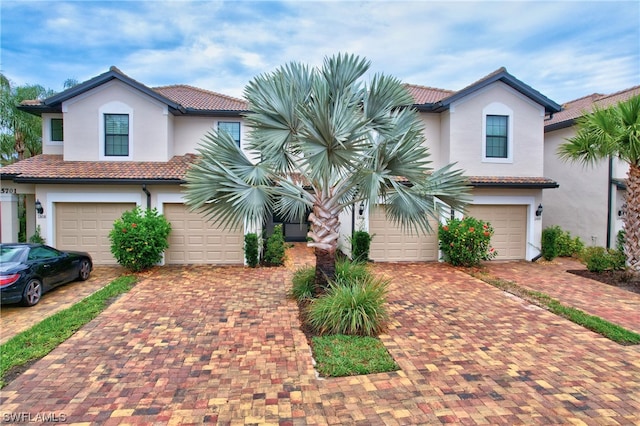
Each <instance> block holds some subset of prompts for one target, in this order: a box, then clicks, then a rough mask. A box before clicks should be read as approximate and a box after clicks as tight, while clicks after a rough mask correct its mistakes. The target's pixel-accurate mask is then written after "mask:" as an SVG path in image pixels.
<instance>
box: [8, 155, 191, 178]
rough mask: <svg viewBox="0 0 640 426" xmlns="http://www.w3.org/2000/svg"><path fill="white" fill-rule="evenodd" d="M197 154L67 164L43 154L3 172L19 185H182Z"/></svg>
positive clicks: (58, 158) (57, 156) (15, 164)
mask: <svg viewBox="0 0 640 426" xmlns="http://www.w3.org/2000/svg"><path fill="white" fill-rule="evenodd" d="M195 159H196V156H195V155H194V154H187V155H183V156H175V157H173V158H172V159H171V160H169V161H168V162H154V161H64V160H63V159H62V155H49V154H42V155H37V156H35V157H30V158H27V159H25V160H22V161H20V162H18V163H13V164H10V165H8V166H5V167H2V169H0V175H1V176H2V177H3V178H7V177H9V178H12V179H15V180H16V181H25V182H26V181H32V182H35V181H45V180H47V181H48V180H57V181H73V182H76V181H90V180H100V181H116V180H117V181H127V180H131V181H145V180H146V181H172V182H182V181H184V177H185V174H186V171H187V169H188V168H189V165H190V164H192V163H193V162H194V161H195Z"/></svg>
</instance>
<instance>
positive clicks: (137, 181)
mask: <svg viewBox="0 0 640 426" xmlns="http://www.w3.org/2000/svg"><path fill="white" fill-rule="evenodd" d="M0 178H2V179H7V180H12V181H13V182H15V183H34V184H118V185H141V184H167V183H169V184H183V183H186V181H185V180H184V179H179V178H167V179H163V178H124V179H119V178H52V177H29V176H26V177H21V176H20V175H5V174H0Z"/></svg>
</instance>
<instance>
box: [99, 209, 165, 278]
mask: <svg viewBox="0 0 640 426" xmlns="http://www.w3.org/2000/svg"><path fill="white" fill-rule="evenodd" d="M170 232H171V224H170V223H169V222H168V221H167V219H166V218H165V217H164V216H163V215H161V214H158V211H157V210H156V209H147V210H145V211H142V209H140V207H136V208H135V209H133V210H130V211H126V212H124V213H123V214H122V217H121V218H120V219H117V220H116V221H115V222H114V223H113V229H112V230H111V232H109V239H110V240H111V253H112V254H113V257H115V259H116V261H118V263H119V264H120V265H122V266H124V267H125V268H127V269H129V270H131V271H134V272H139V271H142V270H144V269H148V268H150V267H152V266H153V265H155V264H157V263H159V262H160V261H161V260H162V252H164V250H165V249H166V248H167V247H169V233H170Z"/></svg>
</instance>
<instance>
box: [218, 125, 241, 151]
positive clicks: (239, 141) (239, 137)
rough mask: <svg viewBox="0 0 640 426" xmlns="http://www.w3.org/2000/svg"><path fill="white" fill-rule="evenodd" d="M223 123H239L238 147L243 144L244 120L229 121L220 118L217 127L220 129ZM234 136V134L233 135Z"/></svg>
mask: <svg viewBox="0 0 640 426" xmlns="http://www.w3.org/2000/svg"><path fill="white" fill-rule="evenodd" d="M221 124H237V125H238V140H237V141H236V143H237V144H238V148H239V147H241V146H242V122H241V121H229V120H218V121H217V123H216V129H217V130H220V125H221ZM231 137H233V135H231Z"/></svg>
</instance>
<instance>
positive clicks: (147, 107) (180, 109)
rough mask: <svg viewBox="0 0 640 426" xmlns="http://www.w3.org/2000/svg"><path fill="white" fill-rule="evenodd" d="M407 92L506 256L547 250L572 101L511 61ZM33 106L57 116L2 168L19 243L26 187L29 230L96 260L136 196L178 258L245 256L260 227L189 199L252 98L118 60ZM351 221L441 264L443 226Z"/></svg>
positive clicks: (232, 260)
mask: <svg viewBox="0 0 640 426" xmlns="http://www.w3.org/2000/svg"><path fill="white" fill-rule="evenodd" d="M407 87H408V89H409V90H410V91H411V93H412V94H413V96H414V98H415V100H416V103H415V107H416V108H417V109H418V110H419V111H420V114H421V116H422V119H423V121H424V123H425V132H426V138H427V144H428V145H429V147H430V150H431V160H432V161H433V166H434V167H435V168H439V167H442V166H444V165H446V164H448V163H450V162H456V163H457V167H459V168H461V169H464V170H465V171H466V174H467V175H468V176H469V181H470V183H471V185H472V186H473V192H472V197H473V201H472V205H471V206H470V208H469V212H468V214H471V215H473V216H476V217H479V218H481V219H485V220H489V221H490V222H491V223H492V225H493V227H494V228H495V230H496V234H495V236H494V238H493V245H494V246H495V247H496V249H497V250H498V252H499V258H502V259H532V258H533V257H535V256H536V255H537V254H538V253H539V242H540V236H541V232H542V221H541V217H540V215H539V214H537V213H536V212H537V211H538V210H539V209H538V207H539V206H540V205H541V204H542V199H543V195H542V192H543V189H546V188H556V187H557V183H556V182H555V181H554V180H552V179H550V178H547V177H545V175H544V174H543V172H544V165H543V161H544V138H543V129H544V123H545V120H546V119H547V117H549V116H551V115H553V114H556V113H558V112H559V111H560V106H559V105H558V104H556V103H555V102H553V101H551V100H549V99H547V98H546V97H545V96H543V95H542V94H540V93H539V92H537V91H535V90H534V89H532V88H531V87H529V86H527V85H526V84H524V83H522V82H521V81H519V80H518V79H516V78H515V77H513V76H512V75H510V74H509V73H508V72H507V71H506V70H505V69H504V68H501V69H499V70H497V71H496V72H494V73H492V74H490V75H488V76H487V77H484V78H483V79H481V80H479V81H477V82H476V83H473V84H472V85H470V86H468V87H466V88H464V89H462V90H460V91H456V92H452V91H447V90H440V89H432V88H427V87H423V86H413V85H408V86H407ZM21 108H22V109H23V110H25V111H28V112H31V113H33V114H37V115H40V116H41V117H42V119H43V120H42V122H43V124H42V127H43V154H42V155H39V156H36V157H32V158H29V159H26V160H24V161H21V162H19V163H16V164H13V165H10V166H7V167H5V168H3V169H2V170H1V171H0V176H1V178H2V193H3V194H2V197H3V198H2V199H1V201H2V209H1V211H0V214H1V216H2V219H3V223H2V233H1V235H2V239H3V241H4V240H6V241H10V240H15V239H16V238H17V229H18V223H17V217H16V216H17V214H16V213H15V212H16V211H17V208H16V199H17V196H16V194H25V195H26V196H27V200H28V201H27V207H28V211H27V226H28V235H32V234H33V231H34V230H35V227H36V225H39V226H40V228H41V231H42V235H43V236H44V237H45V238H46V241H47V242H48V243H49V244H52V245H55V246H57V247H59V248H62V249H83V250H86V251H89V252H90V253H91V254H92V255H93V257H94V259H95V262H96V264H109V263H114V259H113V257H112V256H111V254H110V244H109V240H108V232H109V231H110V230H111V227H112V224H113V221H114V220H115V219H116V218H118V217H120V215H121V213H122V212H123V211H124V210H128V209H131V208H132V207H134V206H135V205H140V206H143V207H146V206H149V207H155V208H157V209H158V211H159V212H160V213H163V214H164V215H165V216H166V217H167V219H168V220H169V221H170V222H171V224H172V229H173V230H172V233H171V236H170V241H169V244H170V247H169V249H168V250H167V252H166V253H165V262H166V263H169V264H184V263H214V264H240V263H242V262H243V250H242V246H243V238H242V236H243V234H244V232H245V231H247V232H248V231H249V230H245V229H238V230H234V231H223V230H221V229H218V228H216V227H212V226H211V224H210V223H208V222H207V221H206V220H205V219H204V218H203V217H201V216H200V215H198V214H197V213H193V212H189V211H188V209H187V208H186V207H185V205H184V204H183V198H182V195H181V184H183V183H184V176H185V172H186V170H187V168H188V166H189V164H190V163H191V162H193V161H194V159H195V158H196V157H195V152H196V148H197V146H198V144H199V143H200V142H201V140H202V138H203V136H204V135H205V134H206V133H207V132H208V131H209V130H210V129H211V128H212V127H217V128H219V129H224V130H226V131H229V132H230V133H231V134H232V136H234V137H235V138H236V140H237V141H238V143H239V145H240V146H241V147H244V135H245V134H246V129H245V127H244V122H243V119H242V115H243V114H244V113H246V112H247V108H248V107H247V104H246V103H245V102H244V101H243V100H240V99H235V98H232V97H228V96H224V95H221V94H217V93H214V92H210V91H207V90H202V89H197V88H194V87H190V86H167V87H160V88H150V87H147V86H145V85H144V84H142V83H139V82H137V81H135V80H133V79H131V78H130V77H128V76H126V75H125V74H123V73H122V72H121V71H119V70H118V69H117V68H115V67H112V68H111V69H110V70H109V71H108V72H106V73H104V74H101V75H99V76H97V77H95V78H93V79H91V80H89V81H87V82H84V83H82V84H80V85H78V86H75V87H73V88H71V89H68V90H65V91H64V92H62V93H60V94H58V95H55V96H53V97H51V98H48V99H46V100H44V101H37V102H29V103H26V104H24V105H23V106H22V107H21ZM554 191H555V189H554ZM545 197H546V194H545ZM36 202H38V203H39V205H41V206H42V209H43V210H42V213H36V208H35V205H36ZM546 213H547V212H546V210H545V215H546ZM7 218H9V219H7ZM342 219H343V221H342V231H343V239H342V244H343V245H344V246H346V245H348V243H347V241H346V239H345V238H344V237H345V236H348V235H350V234H351V232H352V230H353V227H354V226H355V227H356V228H364V229H368V230H369V231H370V232H371V233H372V234H375V237H374V239H373V242H372V251H371V257H372V258H373V259H374V260H376V261H424V260H437V259H438V243H437V236H436V235H435V234H434V235H431V236H427V237H424V236H421V237H416V236H407V235H403V234H402V233H401V232H400V231H399V230H398V229H397V228H396V227H394V226H392V224H390V223H389V222H388V221H387V220H386V219H385V217H384V209H383V207H378V208H375V209H373V210H372V214H371V216H370V217H369V214H368V212H367V209H364V212H363V214H362V215H360V214H359V212H354V214H353V215H351V214H349V215H345V217H343V218H342ZM275 220H276V221H277V218H275ZM270 222H271V221H270ZM266 225H267V229H271V228H272V223H268V224H266ZM434 226H435V224H434ZM287 230H288V231H287ZM285 234H286V236H288V238H289V239H300V238H304V235H305V232H304V230H302V231H301V228H300V226H299V224H285Z"/></svg>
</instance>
